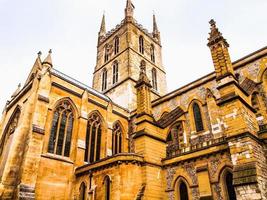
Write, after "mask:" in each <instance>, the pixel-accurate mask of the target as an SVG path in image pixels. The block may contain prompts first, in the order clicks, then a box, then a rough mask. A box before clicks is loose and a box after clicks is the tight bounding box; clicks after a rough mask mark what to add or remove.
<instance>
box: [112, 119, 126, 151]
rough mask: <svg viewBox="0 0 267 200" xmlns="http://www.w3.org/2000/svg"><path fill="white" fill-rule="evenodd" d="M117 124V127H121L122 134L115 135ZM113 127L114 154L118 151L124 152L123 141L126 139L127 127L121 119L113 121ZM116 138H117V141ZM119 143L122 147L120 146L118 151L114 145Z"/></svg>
mask: <svg viewBox="0 0 267 200" xmlns="http://www.w3.org/2000/svg"><path fill="white" fill-rule="evenodd" d="M116 126H118V127H117V128H119V129H120V136H119V135H114V134H115V133H114V131H115V130H114V129H115V128H116ZM112 128H113V130H112V154H113V155H114V154H117V153H122V152H123V150H124V142H123V141H124V139H125V129H124V127H123V125H122V123H121V122H120V121H119V120H117V121H115V122H114V123H113V126H112ZM117 131H119V130H117ZM115 137H116V138H115ZM115 140H117V141H116V142H115ZM117 143H119V146H120V147H119V149H117V152H116V151H115V147H114V145H115V144H117Z"/></svg>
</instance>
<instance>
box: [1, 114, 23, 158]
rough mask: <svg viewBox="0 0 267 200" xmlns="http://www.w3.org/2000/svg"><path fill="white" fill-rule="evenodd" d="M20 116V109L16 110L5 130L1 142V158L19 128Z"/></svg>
mask: <svg viewBox="0 0 267 200" xmlns="http://www.w3.org/2000/svg"><path fill="white" fill-rule="evenodd" d="M20 114H21V111H20V109H16V111H15V112H14V113H13V115H12V116H11V118H10V121H9V122H8V124H7V126H6V128H5V130H4V133H3V135H2V138H1V141H0V156H1V155H2V153H3V150H4V147H5V144H6V143H7V141H8V140H9V138H10V136H11V135H12V134H13V133H14V132H15V130H16V128H17V126H18V122H19V118H20Z"/></svg>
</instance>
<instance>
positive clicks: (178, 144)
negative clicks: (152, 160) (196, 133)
mask: <svg viewBox="0 0 267 200" xmlns="http://www.w3.org/2000/svg"><path fill="white" fill-rule="evenodd" d="M183 144H184V129H183V124H182V122H177V123H176V124H174V125H173V126H172V127H171V129H170V131H169V134H168V136H167V157H171V156H174V155H176V153H177V152H179V150H180V149H181V148H182V147H183Z"/></svg>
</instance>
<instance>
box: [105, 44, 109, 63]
mask: <svg viewBox="0 0 267 200" xmlns="http://www.w3.org/2000/svg"><path fill="white" fill-rule="evenodd" d="M104 57H105V58H104V61H105V62H107V61H108V60H109V48H108V45H106V46H105V56H104Z"/></svg>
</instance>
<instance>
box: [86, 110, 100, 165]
mask: <svg viewBox="0 0 267 200" xmlns="http://www.w3.org/2000/svg"><path fill="white" fill-rule="evenodd" d="M101 135H102V127H101V119H100V116H99V115H98V114H96V113H93V114H92V115H91V116H90V117H89V119H88V125H87V133H86V142H85V145H86V149H85V156H84V161H85V162H88V163H93V162H95V161H98V160H100V149H101Z"/></svg>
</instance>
